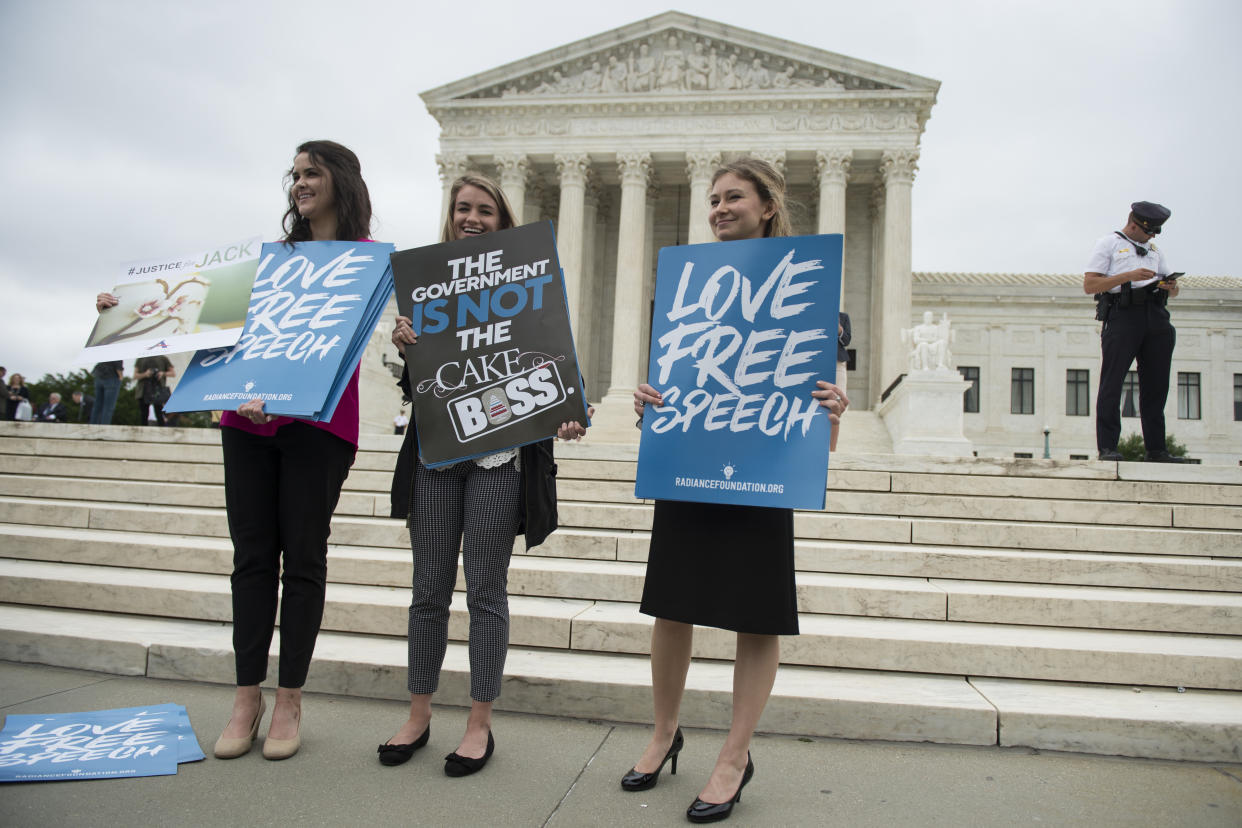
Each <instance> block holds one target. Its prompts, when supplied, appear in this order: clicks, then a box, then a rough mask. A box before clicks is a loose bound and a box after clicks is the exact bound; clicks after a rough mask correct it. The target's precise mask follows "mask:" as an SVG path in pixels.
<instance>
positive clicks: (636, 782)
mask: <svg viewBox="0 0 1242 828" xmlns="http://www.w3.org/2000/svg"><path fill="white" fill-rule="evenodd" d="M685 744H686V738H685V737H684V736H682V735H681V728H680V727H679V728H677V732H676V733H675V734H673V743H672V744H671V745H669V746H668V753H666V754H664V759H663V760H662V761H661V762H660V767H658V768H656V769H655V770H654V771H652V772H651V773H639V772H638V771H636V770H634V769H633V768H630V772H629V773H627V774H626V775H625V776H623V777H621V790H623V791H631V792H633V791H645V790H647V789H648V788H654V787H655V785H656V782H659V781H660V771H662V770H664V764H665V763H666V762H668V760H669V759H672V760H673V769H672V771H671V773H672V774H673V775H674V776H676V775H677V754H679V753H681V749H682V747H683V746H684V745H685Z"/></svg>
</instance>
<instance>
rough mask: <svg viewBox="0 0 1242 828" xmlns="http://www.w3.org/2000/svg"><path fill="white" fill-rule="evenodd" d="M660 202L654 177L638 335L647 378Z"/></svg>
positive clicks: (642, 369)
mask: <svg viewBox="0 0 1242 828" xmlns="http://www.w3.org/2000/svg"><path fill="white" fill-rule="evenodd" d="M659 200H660V184H659V182H658V181H656V180H655V176H654V175H653V176H652V177H651V179H650V183H649V184H648V185H647V215H646V222H645V224H644V230H643V242H644V243H643V298H642V303H641V304H640V305H639V307H640V308H642V317H641V319H642V329H641V330H640V331H639V333H638V345H639V351H638V375H639V376H640V377H645V376H647V362H648V361H649V358H650V355H651V354H650V350H649V347H650V341H651V302H652V300H653V299H654V298H655V269H656V247H655V211H656V202H657V201H659Z"/></svg>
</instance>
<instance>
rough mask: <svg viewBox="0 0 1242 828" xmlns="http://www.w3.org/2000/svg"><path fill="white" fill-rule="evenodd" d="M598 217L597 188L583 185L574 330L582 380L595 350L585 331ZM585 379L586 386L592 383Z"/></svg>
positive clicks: (593, 315)
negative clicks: (583, 194) (580, 256)
mask: <svg viewBox="0 0 1242 828" xmlns="http://www.w3.org/2000/svg"><path fill="white" fill-rule="evenodd" d="M598 213H599V188H598V186H597V185H596V184H595V182H593V181H588V182H587V184H586V197H585V198H584V199H583V209H582V233H583V235H582V278H581V279H579V280H578V290H579V292H580V293H581V296H582V298H581V301H580V302H579V303H578V323H577V324H576V325H575V326H574V348H575V349H576V350H577V352H578V369H579V370H580V371H582V374H583V376H586V375H587V373H588V367H589V366H590V365H591V360H592V359H593V358H594V353H595V349H594V348H592V347H591V337H590V336H588V335H587V331H589V330H591V329H592V328H594V327H595V325H596V320H597V312H596V310H595V305H596V301H595V300H596V296H595V289H596V286H597V285H598V283H599V275H600V274H599V271H598V270H597V269H596V267H595V247H596V237H597V236H598V235H599V228H598V227H597V226H596V218H597V215H598ZM591 379H592V378H591V377H589V376H587V382H588V383H589V382H591Z"/></svg>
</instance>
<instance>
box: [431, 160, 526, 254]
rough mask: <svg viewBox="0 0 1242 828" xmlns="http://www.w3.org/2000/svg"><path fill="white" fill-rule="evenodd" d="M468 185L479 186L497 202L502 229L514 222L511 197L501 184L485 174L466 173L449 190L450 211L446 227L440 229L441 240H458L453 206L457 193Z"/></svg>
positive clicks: (445, 219)
mask: <svg viewBox="0 0 1242 828" xmlns="http://www.w3.org/2000/svg"><path fill="white" fill-rule="evenodd" d="M467 185H469V186H471V187H478V188H479V189H480V190H482V191H483V192H485V193H487V194H488V195H489V196H491V197H492V200H493V201H495V202H496V207H497V208H498V209H499V210H500V229H501V230H507V229H509V228H510V227H512V226H513V224H514V222H513V208H512V207H511V206H509V198H508V197H507V196H506V195H505V191H504V190H502V189H500V185H499V184H497V183H496V182H495V181H492V180H491V179H490V178H488V177H487V176H485V175H478V174H477V173H466V174H465V175H463V176H462V177H461V178H459V179H457V180H456V181H454V182H453V187H452V189H450V190H449V204H448V213H447V215H445V216H444V229H442V230H441V231H440V241H441V242H451V241H457V232H456V231H455V230H454V229H453V206H454V205H455V204H456V203H457V194H458V193H460V192H461V188H462V187H465V186H467Z"/></svg>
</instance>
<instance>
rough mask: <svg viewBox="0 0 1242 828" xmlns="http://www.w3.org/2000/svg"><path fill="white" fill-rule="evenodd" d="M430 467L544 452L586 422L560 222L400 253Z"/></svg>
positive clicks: (398, 278) (401, 300) (401, 297)
mask: <svg viewBox="0 0 1242 828" xmlns="http://www.w3.org/2000/svg"><path fill="white" fill-rule="evenodd" d="M392 272H393V280H394V281H395V283H396V289H397V310H398V312H399V313H400V314H401V315H402V316H406V317H409V318H410V319H411V320H412V322H413V327H414V333H415V335H416V336H417V337H418V343H417V344H416V345H410V346H407V347H406V349H405V356H406V362H407V364H408V365H409V369H410V386H411V391H412V393H413V399H414V411H415V422H416V424H417V426H418V446H419V455H420V456H421V458H422V460H423V463H424V464H425V465H427V466H431V467H434V466H441V465H445V464H447V463H452V462H455V461H457V460H463V459H466V458H470V457H480V456H482V455H485V454H491V453H493V452H497V451H502V450H504V449H508V448H513V447H515V446H521V445H525V444H527V443H533V442H535V441H536V440H542V439H544V438H546V437H551V436H553V435H555V434H556V430H557V427H558V426H560V424H561V423H563V422H568V421H570V420H576V421H578V422H581V423H584V424H585V423H586V422H587V419H586V399H585V396H584V394H583V390H582V384H581V378H580V377H579V374H578V360H577V357H576V355H575V354H574V342H573V334H572V333H571V331H570V329H569V314H568V311H567V308H566V303H565V286H564V280H563V279H562V276H561V268H560V265H559V263H558V261H557V257H556V240H555V238H554V237H553V235H552V225H551V224H550V223H548V222H541V223H536V224H528V225H526V226H524V227H515V228H512V229H509V230H501V231H498V232H495V233H488V234H486V235H482V236H477V237H474V238H467V239H461V240H459V241H455V242H448V243H446V244H434V245H430V246H428V247H420V248H416V249H414V250H403V251H401V252H399V253H394V254H393V256H392Z"/></svg>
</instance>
